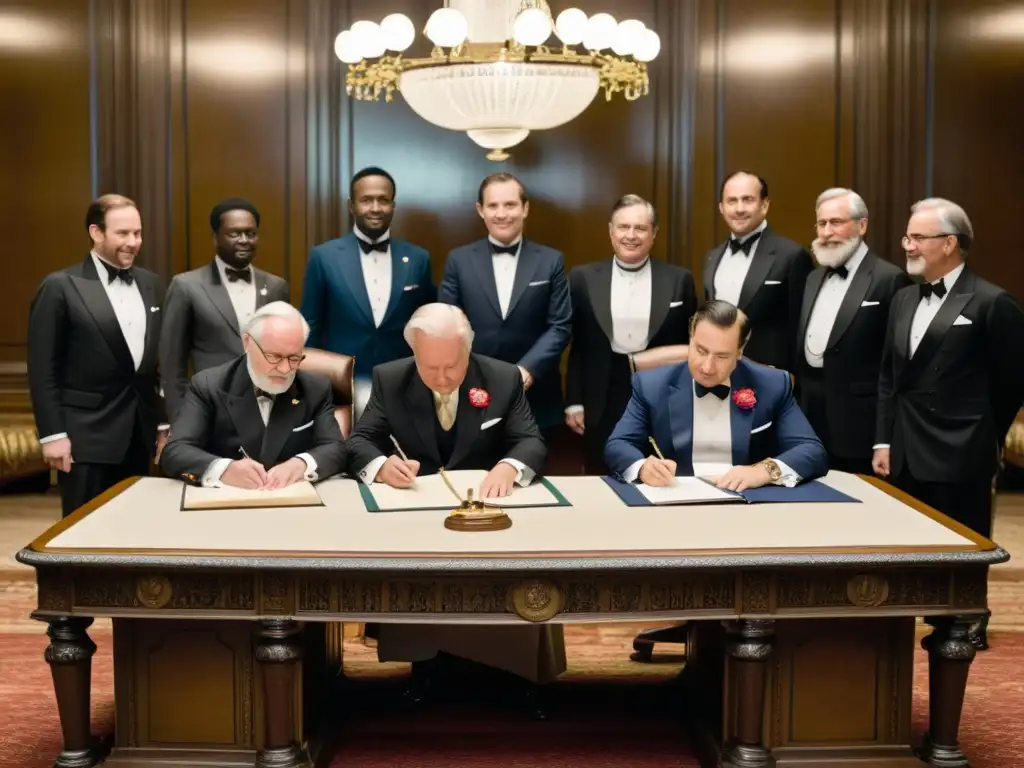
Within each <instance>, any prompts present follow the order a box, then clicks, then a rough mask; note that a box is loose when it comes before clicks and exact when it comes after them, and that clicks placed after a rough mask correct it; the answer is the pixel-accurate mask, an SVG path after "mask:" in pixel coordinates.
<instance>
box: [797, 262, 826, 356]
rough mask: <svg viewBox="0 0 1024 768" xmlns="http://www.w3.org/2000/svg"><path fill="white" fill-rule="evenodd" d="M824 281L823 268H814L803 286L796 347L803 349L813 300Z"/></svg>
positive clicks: (815, 298) (816, 298) (815, 299)
mask: <svg viewBox="0 0 1024 768" xmlns="http://www.w3.org/2000/svg"><path fill="white" fill-rule="evenodd" d="M824 283H825V270H824V269H816V270H814V271H813V272H811V274H810V275H809V276H808V277H807V284H806V285H805V286H804V300H803V303H802V304H801V305H800V324H799V326H797V327H798V329H799V332H798V334H797V345H798V349H800V350H803V348H804V339H806V338H807V325H808V323H810V322H811V310H813V309H814V302H815V301H817V300H818V294H819V293H820V292H821V286H822V285H823V284H824Z"/></svg>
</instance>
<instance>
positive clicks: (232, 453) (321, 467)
mask: <svg viewBox="0 0 1024 768" xmlns="http://www.w3.org/2000/svg"><path fill="white" fill-rule="evenodd" d="M240 447H244V448H245V452H246V454H248V455H249V456H250V457H252V458H253V459H254V460H256V461H258V462H260V463H261V464H262V465H263V466H264V467H266V468H267V469H270V468H271V467H273V466H275V465H277V464H280V463H282V462H285V461H287V460H288V459H291V458H294V457H295V456H297V455H298V454H300V453H308V454H309V455H310V456H312V457H313V459H314V460H315V461H316V464H317V468H316V472H317V478H318V479H319V480H326V479H327V478H328V477H330V476H332V475H336V474H338V473H340V472H342V471H344V469H345V443H344V442H343V440H342V437H341V430H340V429H339V428H338V422H337V421H336V420H335V418H334V401H333V395H332V392H331V385H330V383H329V382H328V381H327V380H326V379H324V378H321V377H320V376H315V375H313V374H311V373H306V372H305V371H299V372H298V373H297V374H296V376H295V381H294V382H292V386H291V387H290V388H289V389H288V391H287V392H284V393H282V394H280V395H278V396H277V397H276V398H274V407H273V408H272V409H271V411H270V418H269V419H268V420H267V424H266V426H264V425H263V418H262V417H261V416H260V409H259V405H258V404H257V402H256V393H255V391H254V389H253V383H252V379H251V378H250V376H249V370H248V368H247V367H246V364H245V355H242V356H241V357H239V358H236V359H235V360H232V361H231V362H229V363H225V364H223V365H218V366H216V367H214V368H207V369H206V370H205V371H202V372H200V373H197V374H196V375H195V376H193V377H192V383H191V384H190V385H189V388H188V392H186V394H185V400H184V402H183V404H182V406H181V409H180V410H179V411H178V413H177V415H175V417H174V421H172V422H171V435H170V438H169V439H168V441H167V445H166V446H165V447H164V451H163V453H162V454H161V455H160V467H161V469H163V472H164V474H165V475H167V476H168V477H178V478H182V479H184V480H186V481H188V482H191V483H194V484H197V485H198V484H199V483H200V482H202V477H203V473H204V472H205V471H206V470H207V468H208V467H209V466H210V463H211V462H213V461H214V460H216V459H220V458H225V459H240V458H242V452H241V451H240V450H239V448H240Z"/></svg>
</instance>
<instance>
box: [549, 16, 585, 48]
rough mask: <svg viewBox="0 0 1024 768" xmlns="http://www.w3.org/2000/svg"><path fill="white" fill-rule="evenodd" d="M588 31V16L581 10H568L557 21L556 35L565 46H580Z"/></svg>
mask: <svg viewBox="0 0 1024 768" xmlns="http://www.w3.org/2000/svg"><path fill="white" fill-rule="evenodd" d="M586 31H587V14H585V13H584V12H583V11H581V10H580V9H579V8H566V9H565V10H564V11H562V12H561V13H560V14H558V18H557V19H555V34H557V35H558V39H559V40H561V41H562V43H564V44H565V45H579V44H580V43H582V42H583V35H584V34H586Z"/></svg>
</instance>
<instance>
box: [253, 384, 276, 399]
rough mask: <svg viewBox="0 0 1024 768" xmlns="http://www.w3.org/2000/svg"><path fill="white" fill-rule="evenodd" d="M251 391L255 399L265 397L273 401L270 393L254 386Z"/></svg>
mask: <svg viewBox="0 0 1024 768" xmlns="http://www.w3.org/2000/svg"><path fill="white" fill-rule="evenodd" d="M252 391H253V392H255V393H256V399H259V398H261V397H266V398H268V399H270V400H273V399H274V395H273V394H272V393H270V392H267V391H266V390H265V389H260V388H259V387H257V386H256V385H255V384H254V385H253V387H252Z"/></svg>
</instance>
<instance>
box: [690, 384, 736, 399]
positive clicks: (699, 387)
mask: <svg viewBox="0 0 1024 768" xmlns="http://www.w3.org/2000/svg"><path fill="white" fill-rule="evenodd" d="M693 389H694V391H695V392H696V393H697V397H704V395H706V394H707V393H708V392H710V393H711V394H712V395H714V396H715V397H717V398H718V399H719V400H725V398H727V397H728V396H729V387H727V386H726V385H725V384H716V385H715V386H713V387H705V386H704V385H703V384H701V383H699V382H696V381H695V382H693Z"/></svg>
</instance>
